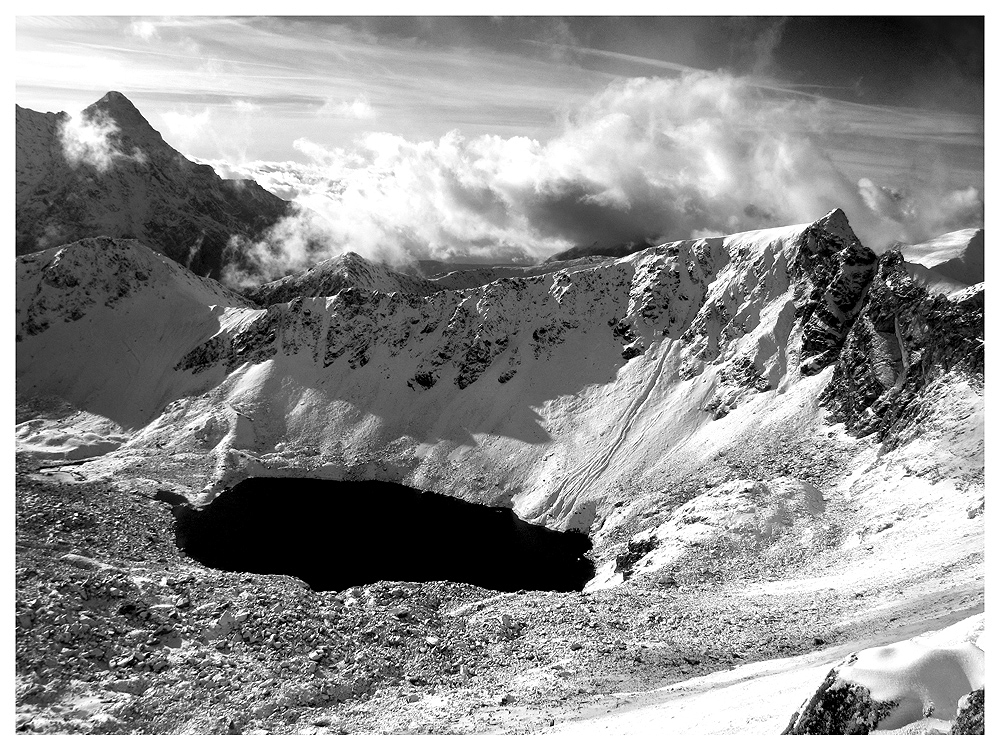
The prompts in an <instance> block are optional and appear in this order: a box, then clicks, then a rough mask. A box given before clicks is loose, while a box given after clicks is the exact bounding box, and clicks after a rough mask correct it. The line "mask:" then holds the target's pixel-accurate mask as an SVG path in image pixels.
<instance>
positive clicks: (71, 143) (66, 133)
mask: <svg viewBox="0 0 1000 750" xmlns="http://www.w3.org/2000/svg"><path fill="white" fill-rule="evenodd" d="M16 113H17V118H16V149H17V150H16V160H15V163H16V172H17V177H16V230H17V240H16V247H17V254H18V255H22V254H24V253H30V252H34V251H36V250H39V249H44V248H50V247H55V246H58V245H61V244H64V243H66V242H72V241H75V240H79V239H84V238H87V237H95V236H101V235H107V236H110V237H116V238H134V239H137V240H139V241H140V242H142V243H143V244H144V245H146V246H147V247H150V248H152V249H153V250H156V251H157V252H159V253H162V254H164V255H166V256H167V257H169V258H171V259H172V260H175V261H177V262H179V263H181V264H182V265H185V266H187V267H189V268H191V270H193V271H194V272H195V273H197V274H199V275H206V274H212V275H213V277H216V278H217V277H218V275H219V272H220V269H221V268H222V264H223V258H222V254H223V250H224V249H225V247H226V243H227V242H228V241H229V239H230V237H231V236H233V235H241V236H244V237H249V238H255V237H258V236H259V235H260V234H261V233H262V232H263V231H264V230H266V229H267V228H268V227H269V226H271V225H272V224H274V222H276V221H277V220H278V219H279V218H281V217H282V216H284V215H286V213H287V212H288V204H287V203H286V202H285V201H283V200H281V199H280V198H278V197H276V196H274V195H272V194H271V193H269V192H267V191H266V190H264V189H263V188H261V187H260V186H259V185H257V184H256V183H255V182H253V181H250V180H223V179H221V178H220V177H219V176H218V175H217V174H216V173H215V171H214V170H213V169H212V168H211V167H210V166H207V165H204V164H196V163H194V162H192V161H190V160H188V159H187V158H185V157H184V156H183V155H181V154H180V153H179V152H178V151H176V150H174V149H173V148H171V147H170V146H169V145H167V144H166V142H164V140H163V139H162V138H161V137H160V134H159V133H158V132H157V131H156V130H154V129H153V128H152V127H151V126H150V124H149V123H148V122H147V121H146V119H145V118H144V117H143V116H142V115H141V114H140V113H139V111H138V110H137V109H136V108H135V107H134V106H133V105H132V103H131V102H130V101H129V100H128V99H127V98H126V97H125V96H123V95H122V94H120V93H118V92H116V91H112V92H109V93H108V94H106V95H105V96H104V97H102V98H101V99H100V100H98V101H97V102H94V103H93V104H91V105H90V106H89V107H87V108H86V109H85V110H83V112H82V113H80V114H79V115H77V116H76V117H70V116H69V115H68V114H66V113H65V112H60V113H58V114H54V113H51V112H48V113H41V112H34V111H32V110H30V109H25V108H22V107H17V108H16Z"/></svg>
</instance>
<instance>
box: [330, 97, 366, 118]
mask: <svg viewBox="0 0 1000 750" xmlns="http://www.w3.org/2000/svg"><path fill="white" fill-rule="evenodd" d="M317 114H318V115H321V116H330V115H332V116H334V117H346V118H349V119H354V120H371V119H373V118H374V117H375V114H376V113H375V108H374V107H372V105H371V104H369V103H368V99H367V97H364V96H359V97H355V99H354V100H353V101H350V102H347V101H340V102H338V101H334V100H332V99H327V100H326V103H325V104H323V106H322V107H320V108H319V110H318V111H317Z"/></svg>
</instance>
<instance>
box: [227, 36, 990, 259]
mask: <svg viewBox="0 0 1000 750" xmlns="http://www.w3.org/2000/svg"><path fill="white" fill-rule="evenodd" d="M779 32H780V28H779V29H777V30H776V31H775V32H774V34H775V35H776V34H778V33H779ZM772 36H773V35H772ZM772 42H773V39H772V41H771V42H768V44H771V43H772ZM763 52H764V53H765V55H766V50H763ZM904 119H905V124H906V125H907V128H909V130H907V131H906V133H905V135H906V137H907V138H911V139H912V138H919V137H921V134H922V133H924V132H925V131H926V133H927V134H928V135H929V136H930V135H933V136H934V137H935V138H939V137H942V136H941V135H940V131H939V130H938V125H939V123H937V122H936V121H934V120H933V118H927V117H913V116H908V118H904ZM900 122H901V121H900V118H899V117H897V116H896V115H895V114H894V113H893V112H892V111H890V110H881V109H878V108H863V109H859V108H857V107H856V105H846V104H843V103H838V102H834V101H831V100H824V99H822V98H817V97H799V96H790V95H788V94H787V93H784V92H779V91H771V90H767V89H765V88H762V87H761V86H760V85H759V80H757V79H754V78H750V77H741V76H736V75H733V74H729V73H724V72H715V73H708V72H685V73H682V74H681V75H679V76H678V77H674V78H636V79H628V80H623V81H620V82H617V83H615V84H612V85H611V86H609V87H608V88H607V89H605V90H604V91H603V92H602V93H601V94H599V95H598V96H596V97H594V98H593V99H592V100H591V101H590V102H589V103H588V104H587V105H585V106H583V107H581V108H579V109H578V110H577V111H576V112H574V113H572V114H571V115H570V116H568V117H567V118H566V120H565V122H564V124H563V127H562V130H561V132H560V133H559V134H558V135H557V136H555V137H554V138H552V139H550V140H548V141H547V142H541V141H539V140H536V139H531V138H525V137H512V138H502V137H500V136H496V135H483V136H478V137H475V138H466V137H463V136H462V135H461V133H459V132H458V131H452V132H449V133H447V134H446V135H444V136H442V137H441V138H439V139H437V140H435V141H421V142H414V141H410V140H408V139H406V138H403V137H401V136H398V135H393V134H390V133H381V132H375V133H367V134H366V135H364V136H363V137H361V138H360V139H359V140H358V141H357V142H356V143H355V144H354V146H353V147H352V148H349V149H345V148H328V147H324V146H322V145H319V144H317V143H315V142H312V141H309V140H306V139H299V140H298V141H296V142H295V147H296V148H297V149H298V150H299V151H300V152H301V153H303V155H304V156H306V157H307V158H308V159H309V162H310V163H309V164H308V165H302V166H298V167H296V166H294V165H292V164H291V163H283V164H281V165H272V166H271V167H266V166H265V165H264V164H263V163H257V165H256V166H254V167H253V168H251V169H248V170H247V172H249V173H250V174H245V176H252V177H253V178H254V179H258V180H259V181H261V182H262V184H264V185H265V186H267V185H268V182H269V181H270V183H271V184H272V185H273V184H277V183H279V182H280V183H281V184H282V189H283V190H284V193H285V195H286V196H289V197H292V196H293V195H294V198H295V200H296V201H297V202H298V203H299V204H300V205H301V206H302V207H304V208H306V209H308V211H303V212H302V213H300V214H299V215H297V216H295V217H293V218H291V219H289V220H287V221H286V222H285V223H283V224H282V225H281V226H280V227H279V228H278V229H276V230H275V233H274V236H273V238H272V242H271V243H270V244H269V245H267V246H260V247H257V248H256V249H254V250H253V251H252V252H251V251H249V250H247V249H246V248H244V250H245V251H246V253H247V258H248V262H247V264H246V268H245V269H244V271H245V272H246V273H247V274H250V275H252V271H253V268H254V267H256V268H257V269H258V271H259V272H260V275H266V274H267V273H270V272H277V271H278V270H280V271H281V272H282V273H287V272H290V271H291V270H295V269H297V268H305V267H307V266H308V265H312V264H314V263H315V262H317V261H318V260H321V259H322V258H323V257H326V256H329V255H337V254H339V253H341V252H344V251H348V250H350V251H354V252H357V253H359V254H361V255H364V256H366V257H368V258H371V259H375V260H382V261H386V262H390V263H394V264H399V265H405V264H407V263H408V262H410V261H411V260H412V259H413V258H415V257H423V258H428V257H430V258H439V259H443V258H448V257H454V256H470V255H471V256H475V255H478V256H484V257H489V258H501V257H503V258H510V257H514V256H521V257H530V258H535V259H541V258H544V257H546V256H547V255H550V254H552V253H554V252H557V251H559V250H563V249H566V248H567V247H569V246H572V245H580V246H590V245H597V246H609V245H614V244H618V243H622V242H626V241H631V240H645V241H648V242H655V241H666V240H672V239H680V238H686V237H692V236H704V234H706V230H708V229H711V230H712V231H711V233H712V234H716V233H731V232H738V231H744V230H749V229H757V228H762V227H769V226H780V225H785V224H796V223H805V222H810V221H813V220H815V219H817V218H819V217H821V216H823V215H824V214H826V213H827V212H829V211H830V210H831V209H833V208H835V207H840V208H843V209H844V210H845V211H846V212H847V214H848V216H849V217H850V219H851V222H852V225H853V226H854V228H855V230H856V231H857V232H858V234H859V236H861V237H862V239H863V240H864V241H865V242H867V243H868V244H871V245H873V246H874V245H877V244H878V243H882V242H887V241H890V240H896V239H901V240H904V241H913V240H919V239H925V238H926V236H931V235H929V234H926V233H929V232H933V233H942V232H944V231H950V230H952V229H956V228H959V227H958V226H955V222H962V221H973V222H974V221H975V219H976V218H977V217H980V221H981V206H982V202H981V198H980V197H979V194H978V191H977V190H976V189H975V188H968V187H967V186H955V185H949V184H948V180H947V179H945V178H944V175H939V177H940V178H941V179H937V178H933V179H928V178H927V176H926V175H922V176H921V177H920V179H916V178H913V177H912V176H909V177H907V176H906V175H903V177H905V178H906V179H905V180H904V182H903V184H899V185H895V186H893V187H888V188H881V187H877V186H876V183H875V182H873V181H872V180H870V179H869V180H868V181H867V182H865V181H862V182H861V183H859V182H858V178H857V177H856V176H853V177H848V176H847V175H846V174H845V172H844V171H843V170H842V169H841V167H840V166H838V162H837V161H835V159H834V158H833V156H832V154H834V153H835V152H837V153H844V152H845V151H846V152H850V153H854V155H855V156H856V157H857V158H858V160H859V163H865V161H866V159H868V158H869V157H872V156H873V155H875V154H876V152H877V151H878V150H879V149H880V148H882V145H880V144H883V141H886V142H888V141H891V140H892V138H893V137H895V136H894V134H896V133H898V132H900V131H899V126H900ZM859 123H860V125H859ZM859 128H860V130H859ZM855 132H860V135H858V136H856V137H855V136H853V133H855ZM966 136H967V134H962V135H961V137H966ZM852 137H854V140H853V141H852V140H851V138H852ZM852 149H854V151H852ZM857 149H862V151H857ZM863 149H869V150H872V149H874V151H872V152H871V153H866V152H864V151H863ZM977 211H978V213H977ZM967 225H968V224H961V226H967ZM300 235H301V236H300ZM920 235H923V236H920ZM234 252H235V251H234ZM237 254H238V253H237ZM246 278H250V276H246Z"/></svg>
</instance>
